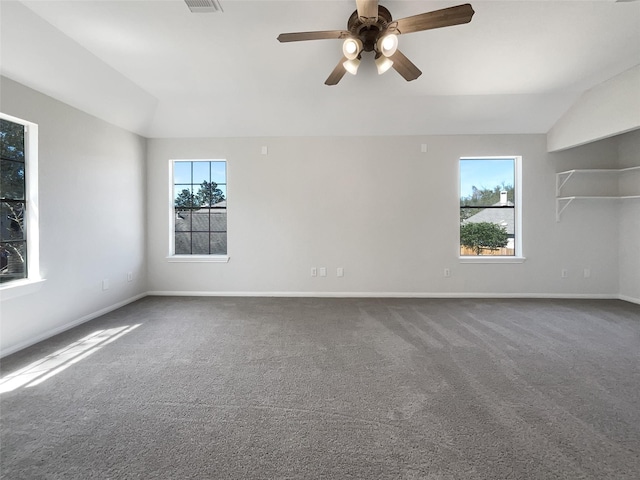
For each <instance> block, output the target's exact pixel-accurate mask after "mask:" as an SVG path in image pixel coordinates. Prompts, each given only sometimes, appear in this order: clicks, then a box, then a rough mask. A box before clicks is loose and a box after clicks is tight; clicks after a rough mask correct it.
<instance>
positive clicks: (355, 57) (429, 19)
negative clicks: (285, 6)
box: [278, 0, 475, 85]
mask: <svg viewBox="0 0 640 480" xmlns="http://www.w3.org/2000/svg"><path fill="white" fill-rule="evenodd" d="M356 7H357V9H356V11H355V12H353V13H352V14H351V16H350V17H349V20H348V21H347V30H325V31H317V32H298V33H281V34H280V35H279V36H278V40H279V41H280V42H300V41H303V40H324V39H337V40H344V43H343V44H342V53H343V57H342V59H341V60H340V62H338V64H337V65H336V68H334V69H333V72H331V74H330V75H329V77H328V78H327V80H326V81H325V82H324V83H325V84H326V85H336V84H337V83H338V82H339V81H340V80H341V79H342V77H343V76H344V74H345V73H346V72H349V73H351V74H353V75H355V74H356V72H357V70H358V66H359V65H360V59H361V54H362V52H363V51H364V52H375V62H376V67H377V69H378V73H379V74H382V73H384V72H386V71H387V70H389V69H390V68H391V67H393V68H394V70H395V71H396V72H398V73H399V74H400V75H402V77H404V79H405V80H407V81H408V82H410V81H411V80H415V79H416V78H418V77H419V76H420V75H422V72H421V71H420V69H419V68H418V67H416V66H415V65H414V64H413V63H412V62H411V60H409V59H408V58H407V57H405V56H404V55H403V54H402V52H400V50H398V35H402V34H405V33H412V32H421V31H423V30H431V29H433V28H440V27H449V26H452V25H461V24H463V23H469V22H470V21H471V18H472V17H473V14H474V13H475V12H474V11H473V8H471V5H469V4H468V3H467V4H464V5H458V6H456V7H450V8H443V9H442V10H435V11H433V12H427V13H421V14H419V15H413V16H411V17H406V18H401V19H400V20H393V18H392V17H391V12H389V10H387V9H386V8H385V7H383V6H382V5H378V0H356Z"/></svg>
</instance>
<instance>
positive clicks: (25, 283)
mask: <svg viewBox="0 0 640 480" xmlns="http://www.w3.org/2000/svg"><path fill="white" fill-rule="evenodd" d="M44 282H45V279H44V278H38V279H24V280H16V281H14V282H11V283H7V284H5V285H2V286H1V287H0V300H9V299H10V298H16V297H21V296H23V295H29V294H31V293H34V292H37V291H38V290H40V287H42V284H43V283H44Z"/></svg>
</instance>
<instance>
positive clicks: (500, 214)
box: [463, 202, 516, 235]
mask: <svg viewBox="0 0 640 480" xmlns="http://www.w3.org/2000/svg"><path fill="white" fill-rule="evenodd" d="M501 205H502V204H501V203H500V202H498V203H494V204H493V206H494V207H499V206H501ZM507 205H509V206H511V207H513V206H514V204H513V202H507ZM481 222H489V223H496V224H498V225H502V226H504V227H505V228H506V229H507V233H508V234H509V235H514V234H515V231H516V229H515V211H514V209H513V208H485V209H484V210H480V211H479V212H478V213H476V214H475V215H472V216H471V217H469V218H467V219H466V220H465V221H464V222H463V223H481Z"/></svg>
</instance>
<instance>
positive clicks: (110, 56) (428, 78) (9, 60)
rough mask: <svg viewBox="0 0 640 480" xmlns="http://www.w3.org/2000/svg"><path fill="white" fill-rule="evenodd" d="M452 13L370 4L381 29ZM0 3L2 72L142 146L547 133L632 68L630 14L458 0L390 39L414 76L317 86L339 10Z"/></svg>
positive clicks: (237, 0)
mask: <svg viewBox="0 0 640 480" xmlns="http://www.w3.org/2000/svg"><path fill="white" fill-rule="evenodd" d="M464 1H465V0H462V1H446V2H434V1H409V0H402V1H400V0H381V1H380V3H381V4H382V5H384V6H386V7H387V8H388V9H389V10H390V11H391V13H392V14H393V17H394V18H396V19H397V18H402V17H406V16H410V15H415V14H418V13H422V12H426V11H431V10H436V9H440V8H445V7H449V6H453V5H458V4H461V3H464ZM221 4H222V7H223V9H224V13H214V14H193V13H191V12H190V11H189V9H188V8H187V6H186V5H185V3H184V1H183V0H136V1H126V0H124V1H123V0H120V1H113V0H111V1H95V0H72V1H62V0H60V1H58V0H47V1H22V2H16V1H8V0H1V4H0V8H1V12H0V13H1V14H2V23H1V25H0V26H1V27H2V30H1V35H2V37H1V40H2V51H1V54H2V56H1V57H0V59H1V60H2V64H1V66H2V73H3V75H6V76H7V77H9V78H12V79H14V80H17V81H19V82H21V83H23V84H25V85H27V86H30V87H32V88H34V89H36V90H39V91H42V92H43V93H46V94H48V95H51V96H53V97H55V98H58V99H60V100H62V101H65V102H67V103H69V104H71V105H73V106H75V107H77V108H80V109H82V110H84V111H87V112H89V113H92V114H94V115H96V116H98V117H101V118H103V119H105V120H108V121H110V122H112V123H115V124H117V125H120V126H123V127H125V128H128V129H130V130H133V131H135V132H137V133H140V134H142V135H144V136H147V137H199V136H216V137H219V136H298V135H388V134H391V135H425V134H485V133H546V132H547V131H548V130H549V129H550V128H551V127H552V126H553V124H554V123H555V122H556V121H557V120H558V118H560V116H561V115H562V114H563V113H564V112H566V110H567V109H568V108H569V107H570V106H571V104H572V103H573V102H575V100H576V99H577V98H578V97H579V96H580V94H581V93H582V92H584V91H585V90H587V89H589V88H591V87H593V86H595V85H597V84H599V83H601V82H603V81H605V80H608V79H609V78H612V77H614V76H616V75H617V74H619V73H621V72H624V71H626V70H628V69H629V68H631V67H633V66H635V65H638V64H639V63H640V2H615V1H613V0H600V1H590V2H587V1H577V0H574V1H556V0H546V1H540V0H539V1H514V0H511V1H488V0H471V4H472V6H473V8H474V10H475V11H476V14H475V16H474V17H473V20H472V21H471V23H469V24H467V25H459V26H454V27H448V28H442V29H437V30H430V31H425V32H417V33H412V34H408V35H403V36H401V37H400V49H401V50H402V52H403V53H404V54H405V55H407V56H408V57H409V58H410V59H411V60H412V61H413V62H414V63H415V64H416V65H417V66H418V67H419V68H420V69H421V70H422V72H423V75H422V76H421V77H420V78H418V79H417V80H415V81H413V82H410V83H408V82H406V81H405V80H404V79H403V78H402V77H400V75H398V74H397V73H396V72H395V71H393V70H391V71H389V72H387V73H386V74H384V75H382V76H378V75H377V73H376V71H375V66H374V65H373V58H370V56H368V55H369V54H365V55H363V57H364V58H363V62H362V64H361V67H360V70H359V72H358V75H357V76H351V75H348V74H347V75H345V77H344V78H343V80H342V81H341V82H340V83H339V84H338V85H337V86H333V87H328V86H326V85H324V81H325V79H326V77H327V76H328V75H329V73H330V72H331V71H332V69H333V68H334V66H335V65H336V63H337V62H338V60H339V59H340V58H341V56H342V55H341V42H340V41H339V40H319V41H308V42H296V43H282V44H281V43H279V42H278V41H277V40H276V37H277V36H278V34H280V33H283V32H299V31H312V30H334V29H344V28H346V22H347V19H348V17H349V15H350V14H351V13H352V12H353V10H355V1H354V0H340V1H329V0H295V1H293V0H289V1H272V0H261V1H248V0H247V1H245V0H221Z"/></svg>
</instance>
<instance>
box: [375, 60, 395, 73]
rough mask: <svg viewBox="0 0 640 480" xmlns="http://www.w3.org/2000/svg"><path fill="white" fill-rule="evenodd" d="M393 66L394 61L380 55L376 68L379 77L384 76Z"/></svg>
mask: <svg viewBox="0 0 640 480" xmlns="http://www.w3.org/2000/svg"><path fill="white" fill-rule="evenodd" d="M392 66H393V60H391V59H390V58H389V57H385V56H384V55H380V56H379V57H378V58H376V67H377V69H378V75H382V74H383V73H384V72H386V71H387V70H389V69H390V68H391V67H392Z"/></svg>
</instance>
